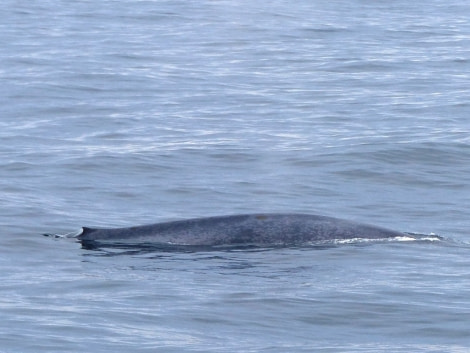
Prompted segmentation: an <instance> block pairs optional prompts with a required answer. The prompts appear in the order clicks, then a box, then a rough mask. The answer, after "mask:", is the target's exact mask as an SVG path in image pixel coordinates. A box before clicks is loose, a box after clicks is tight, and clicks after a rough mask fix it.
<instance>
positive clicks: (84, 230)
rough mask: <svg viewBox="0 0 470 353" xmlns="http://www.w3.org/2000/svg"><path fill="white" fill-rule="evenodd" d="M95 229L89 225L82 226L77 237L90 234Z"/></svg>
mask: <svg viewBox="0 0 470 353" xmlns="http://www.w3.org/2000/svg"><path fill="white" fill-rule="evenodd" d="M94 231H95V229H93V228H89V227H82V232H81V233H80V234H79V235H78V236H79V237H83V236H84V235H87V234H90V233H92V232H94Z"/></svg>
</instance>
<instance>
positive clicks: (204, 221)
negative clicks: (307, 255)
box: [76, 213, 409, 246]
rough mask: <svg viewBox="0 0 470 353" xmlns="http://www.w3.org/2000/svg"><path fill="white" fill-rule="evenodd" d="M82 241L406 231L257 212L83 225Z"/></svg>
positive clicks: (249, 239) (208, 241)
mask: <svg viewBox="0 0 470 353" xmlns="http://www.w3.org/2000/svg"><path fill="white" fill-rule="evenodd" d="M76 237H77V239H78V240H80V241H81V242H82V243H85V244H86V243H97V242H98V243H101V242H104V243H113V242H118V243H132V244H168V245H178V246H180V245H195V246H219V245H223V246H231V245H235V246H236V245H260V246H276V245H280V246H288V245H302V244H309V243H317V242H324V241H332V240H344V239H356V238H359V239H389V238H395V237H409V235H408V234H405V233H401V232H397V231H394V230H389V229H386V228H381V227H376V226H372V225H367V224H362V223H357V222H352V221H347V220H343V219H338V218H333V217H326V216H318V215H309V214H279V213H257V214H242V215H231V216H216V217H206V218H195V219H188V220H181V221H173V222H164V223H157V224H151V225H143V226H136V227H128V228H88V227H83V228H82V229H81V232H80V233H79V234H78V235H77V236H76Z"/></svg>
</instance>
